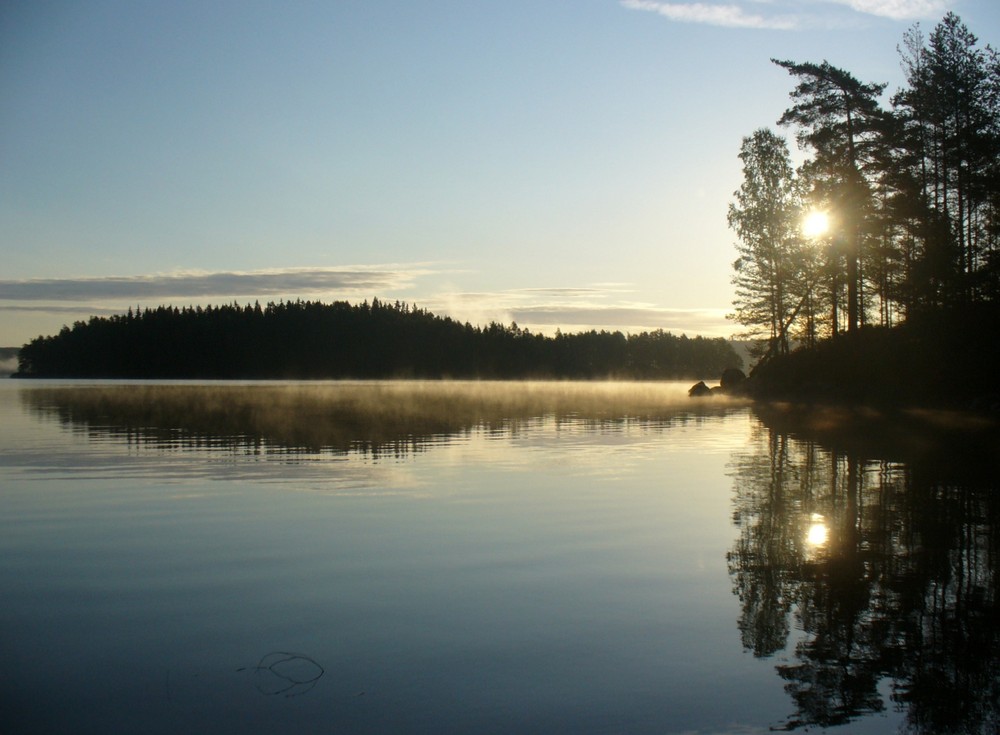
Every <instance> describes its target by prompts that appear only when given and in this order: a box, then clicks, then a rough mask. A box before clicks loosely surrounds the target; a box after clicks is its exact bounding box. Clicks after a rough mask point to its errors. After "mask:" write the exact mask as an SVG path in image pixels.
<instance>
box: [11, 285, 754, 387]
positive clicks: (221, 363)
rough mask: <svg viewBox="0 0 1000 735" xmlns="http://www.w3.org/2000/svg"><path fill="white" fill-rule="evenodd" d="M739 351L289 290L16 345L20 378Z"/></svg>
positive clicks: (698, 364)
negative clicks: (548, 332) (474, 319)
mask: <svg viewBox="0 0 1000 735" xmlns="http://www.w3.org/2000/svg"><path fill="white" fill-rule="evenodd" d="M741 365H742V359H741V358H740V357H739V356H738V355H737V354H736V352H735V351H734V350H733V348H732V346H731V345H730V344H729V342H727V341H726V340H724V339H721V338H718V339H707V338H702V337H693V338H688V337H687V336H684V335H681V336H679V337H678V336H674V335H673V334H670V333H669V332H663V331H661V330H656V331H652V332H642V333H640V334H629V335H627V336H626V335H624V334H622V333H621V332H607V331H600V332H598V331H596V330H593V331H589V332H580V333H575V334H562V333H557V334H556V335H555V336H554V337H548V336H545V335H542V334H533V333H531V332H530V331H529V330H527V329H522V328H520V327H518V326H517V325H516V324H511V325H509V326H505V325H501V324H498V323H495V322H493V323H490V324H489V325H487V326H485V327H480V326H473V325H471V324H469V323H467V322H466V323H461V322H458V321H455V320H453V319H451V318H450V317H440V316H436V315H434V314H432V313H431V312H429V311H427V310H425V309H420V308H417V307H415V306H411V305H409V304H406V303H399V302H395V303H388V302H384V301H379V300H378V299H373V300H372V302H371V303H368V302H367V301H365V302H364V303H362V304H355V305H352V304H350V303H348V302H346V301H338V302H333V303H329V304H327V303H320V302H310V301H294V302H280V303H269V304H267V305H266V306H263V307H262V306H261V305H260V304H259V303H255V304H253V305H246V306H240V305H238V304H232V305H223V306H209V307H201V306H198V307H193V308H192V307H187V308H183V309H180V308H177V307H170V306H159V307H157V308H147V309H141V310H136V311H133V310H132V309H129V311H128V313H126V314H123V315H114V316H111V317H91V318H90V320H89V321H86V322H83V321H80V322H77V323H75V324H74V325H73V326H72V327H68V326H67V327H63V329H62V330H61V331H60V332H59V333H58V334H57V335H54V336H48V337H44V336H43V337H38V338H36V339H34V340H32V341H31V342H29V343H28V344H26V345H24V346H23V347H22V348H21V350H20V353H19V356H18V373H16V377H26V378H70V377H72V378H207V379H227V378H228V379H233V378H262V379H270V378H274V379H292V378H296V379H322V378H445V377H448V378H484V379H499V378H577V379H593V378H628V379H637V380H644V379H665V378H678V379H679V378H704V377H711V376H717V375H719V374H721V373H722V371H723V370H724V369H726V368H728V367H741Z"/></svg>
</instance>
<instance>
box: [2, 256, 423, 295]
mask: <svg viewBox="0 0 1000 735" xmlns="http://www.w3.org/2000/svg"><path fill="white" fill-rule="evenodd" d="M429 272H431V271H430V270H429V269H428V268H426V267H425V266H419V265H418V266H411V265H403V266H398V265H385V266H343V267H337V268H285V269H274V270H257V271H224V272H214V273H212V272H179V273H168V274H156V275H136V276H107V277H101V278H33V279H25V280H0V301H14V302H24V301H47V302H66V301H84V302H90V301H111V300H113V301H122V300H135V299H142V300H149V299H166V298H205V297H232V296H244V297H245V296H250V297H255V296H264V297H267V296H277V295H295V294H333V293H345V294H355V293H365V294H370V295H379V294H382V293H386V292H389V291H395V290H398V289H401V288H405V287H408V286H410V285H411V284H412V283H413V281H414V280H415V279H416V278H417V277H418V276H420V275H424V274H426V273H429Z"/></svg>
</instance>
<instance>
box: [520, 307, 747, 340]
mask: <svg viewBox="0 0 1000 735" xmlns="http://www.w3.org/2000/svg"><path fill="white" fill-rule="evenodd" d="M511 317H512V318H513V321H516V322H517V323H518V324H520V325H522V326H538V327H574V328H577V329H579V328H588V329H601V328H607V329H618V330H624V331H652V330H655V329H663V330H665V331H673V332H683V333H687V334H709V335H722V334H727V335H728V334H729V333H730V332H732V324H731V323H729V322H728V321H727V320H726V318H725V310H724V309H663V308H657V307H650V306H646V307H642V306H616V305H609V306H602V307H573V306H541V307H533V308H532V307H526V308H519V309H512V310H511Z"/></svg>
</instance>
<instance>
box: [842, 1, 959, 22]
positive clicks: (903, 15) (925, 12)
mask: <svg viewBox="0 0 1000 735" xmlns="http://www.w3.org/2000/svg"><path fill="white" fill-rule="evenodd" d="M827 1H828V2H831V3H835V4H837V5H846V6H847V7H849V8H851V10H855V11H857V12H859V13H865V14H867V15H877V16H879V17H881V18H892V19H893V20H918V19H920V18H933V17H935V16H940V15H943V14H944V13H945V12H946V11H947V10H948V8H949V7H950V6H953V5H955V3H954V2H953V1H951V0H827Z"/></svg>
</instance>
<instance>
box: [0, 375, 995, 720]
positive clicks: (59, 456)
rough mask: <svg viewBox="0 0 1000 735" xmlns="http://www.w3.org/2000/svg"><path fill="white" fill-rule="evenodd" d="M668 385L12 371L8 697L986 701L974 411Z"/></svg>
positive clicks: (989, 699) (912, 712) (286, 706)
mask: <svg viewBox="0 0 1000 735" xmlns="http://www.w3.org/2000/svg"><path fill="white" fill-rule="evenodd" d="M688 387H689V385H688V384H687V383H571V382H565V383H560V382H551V383H545V382H527V383H519V382H514V383H504V382H447V381H441V382H436V381H428V382H422V381H374V382H343V383H340V382H330V383H324V382H317V383H295V382H291V383H211V384H205V383H115V382H98V383H73V382H68V381H67V382H34V381H32V382H30V383H24V382H21V381H10V384H8V385H2V386H0V560H2V561H0V588H2V589H4V591H5V593H7V603H6V604H5V606H4V608H3V610H2V611H0V625H3V628H4V630H5V631H7V632H6V633H5V636H6V637H7V640H8V641H10V645H8V646H7V649H8V653H7V661H8V667H7V669H6V670H7V672H8V673H7V674H5V675H4V676H5V686H4V688H3V690H2V694H0V704H2V705H3V711H4V712H9V713H10V714H9V715H8V724H12V725H13V726H14V729H15V731H25V732H31V731H59V730H74V731H81V732H88V731H89V732H107V731H142V732H153V733H155V732H164V733H166V732H176V731H205V732H223V733H226V732H233V733H235V732H248V731H249V732H276V731H287V730H290V729H296V730H300V731H327V730H332V731H335V732H352V733H368V732H370V733H375V732H444V733H447V732H454V733H459V732H473V731H474V732H538V733H542V732H546V733H547V732H575V733H606V732H633V733H664V732H666V733H675V732H713V733H747V732H765V731H768V730H769V729H770V728H782V729H784V728H805V727H813V726H815V727H826V728H831V729H830V730H829V731H830V732H835V731H837V728H838V727H841V726H843V728H844V729H843V731H844V732H851V733H855V732H871V733H876V732H877V733H881V732H886V731H890V732H891V731H896V730H899V729H900V728H903V727H905V728H908V730H907V731H910V732H943V731H948V730H949V729H951V730H955V729H961V727H962V726H966V729H965V731H970V732H979V731H983V732H985V731H988V728H989V727H990V725H991V723H995V722H996V719H997V709H998V708H997V707H996V704H995V702H996V684H995V682H996V681H997V680H1000V677H998V676H997V673H998V672H997V671H996V666H995V664H994V663H993V662H995V661H997V660H1000V655H998V656H993V655H992V654H990V652H997V653H1000V642H998V631H997V626H996V624H995V622H993V621H995V620H996V619H997V615H996V612H997V611H996V585H995V579H996V575H995V570H996V566H997V563H998V560H997V552H998V548H1000V544H998V543H997V533H998V528H1000V524H998V523H997V515H998V508H997V502H996V498H997V497H998V496H1000V494H998V492H997V487H998V482H997V478H998V476H1000V474H998V472H997V467H996V460H995V459H994V457H996V456H1000V452H995V451H994V450H995V449H996V448H998V445H997V444H996V434H995V432H993V431H992V430H991V429H990V428H989V427H986V426H982V425H977V424H975V423H974V424H973V425H971V426H970V425H966V424H963V423H962V422H959V421H958V420H957V417H954V416H945V415H935V416H927V415H924V416H921V417H915V416H904V417H902V421H900V420H899V419H900V417H892V416H882V415H873V414H871V413H866V412H850V411H826V412H816V411H809V412H802V411H796V410H792V409H788V408H780V407H768V406H759V405H758V406H750V405H747V404H745V403H741V402H736V401H726V400H719V399H718V398H712V399H707V400H699V401H693V400H691V399H689V398H688V397H687V388H688ZM963 641H964V643H963ZM971 641H974V642H975V645H974V646H972V647H971V648H970V647H969V645H968V644H969V642H971ZM972 650H975V651H977V652H985V653H984V654H983V656H978V655H977V656H975V657H973V656H970V655H967V654H966V653H963V652H964V651H972ZM95 671H99V672H101V674H100V676H95V674H94V672H95ZM946 682H951V683H950V684H947V685H946ZM934 691H942V692H945V693H946V695H945V696H943V697H931V696H929V693H931V692H934ZM949 702H951V703H958V704H956V705H955V706H951V705H950V704H949ZM991 703H992V704H991Z"/></svg>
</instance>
